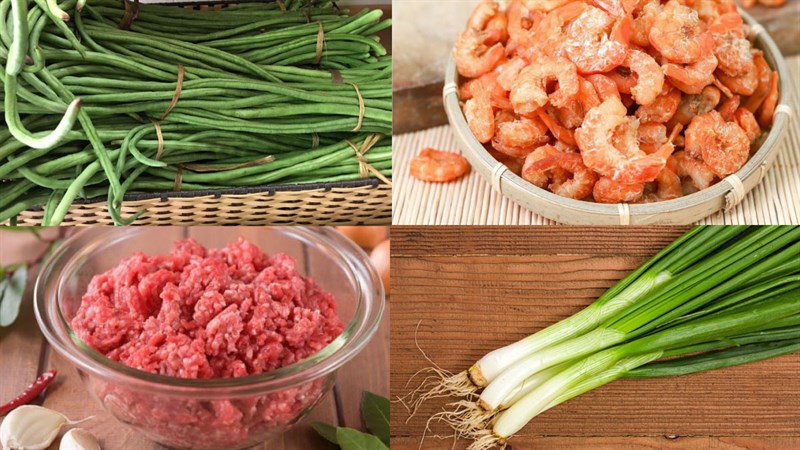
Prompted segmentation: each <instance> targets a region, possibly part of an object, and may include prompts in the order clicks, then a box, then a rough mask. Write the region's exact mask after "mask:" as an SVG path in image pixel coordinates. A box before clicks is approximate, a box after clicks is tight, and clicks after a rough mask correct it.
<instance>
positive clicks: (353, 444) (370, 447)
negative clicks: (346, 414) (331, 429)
mask: <svg viewBox="0 0 800 450" xmlns="http://www.w3.org/2000/svg"><path fill="white" fill-rule="evenodd" d="M336 440H337V441H338V442H339V447H340V448H341V449H342V450H387V449H388V448H389V447H387V446H386V444H384V443H383V442H381V440H380V439H378V438H377V437H375V436H373V435H371V434H366V433H362V432H360V431H358V430H354V429H352V428H337V429H336Z"/></svg>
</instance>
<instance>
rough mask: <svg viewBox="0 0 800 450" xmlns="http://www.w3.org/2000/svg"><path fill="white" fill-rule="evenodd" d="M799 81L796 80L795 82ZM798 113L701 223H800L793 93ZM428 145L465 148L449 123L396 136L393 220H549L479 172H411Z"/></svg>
mask: <svg viewBox="0 0 800 450" xmlns="http://www.w3.org/2000/svg"><path fill="white" fill-rule="evenodd" d="M787 63H788V65H789V70H790V72H791V75H792V81H794V82H795V83H796V80H800V56H794V57H791V58H787ZM792 86H796V84H792ZM788 104H789V105H790V106H791V107H792V111H793V114H794V115H795V117H793V118H792V120H791V122H790V124H789V130H788V133H787V134H786V137H785V139H784V140H783V142H782V143H781V144H780V146H781V148H780V149H779V150H780V153H779V155H778V158H777V161H776V163H775V165H774V166H773V167H772V169H770V170H769V171H768V172H767V174H766V176H765V177H764V180H763V181H762V182H761V184H760V185H758V186H756V187H755V188H754V189H753V190H752V191H750V193H749V194H748V195H747V196H746V197H745V199H744V200H743V201H742V202H741V203H740V204H739V205H738V206H736V207H735V208H733V209H732V210H730V211H727V212H723V211H720V212H718V213H715V214H712V215H711V216H709V217H707V218H705V219H703V220H701V221H700V222H698V223H701V224H719V225H723V224H725V225H731V224H800V120H798V119H797V117H796V115H797V114H798V111H800V100H798V93H797V91H796V90H793V91H792V92H789V98H788ZM424 147H433V148H436V149H441V150H448V151H455V152H461V149H460V146H459V145H458V141H457V140H456V137H455V135H454V134H453V133H452V131H451V130H450V126H449V125H448V126H441V127H436V128H431V129H428V130H424V131H420V132H416V133H407V134H402V135H397V136H395V137H394V143H393V148H394V161H393V167H394V174H395V176H394V192H393V203H394V212H393V217H392V223H393V224H395V225H550V224H553V223H555V222H553V221H552V220H549V219H546V218H544V217H542V216H539V215H538V214H536V213H534V212H532V211H529V210H528V209H526V208H523V207H522V206H520V205H518V204H516V203H514V202H513V201H511V200H510V199H508V198H507V197H504V196H502V195H501V194H499V193H497V192H495V191H494V190H493V189H492V187H491V185H490V184H489V182H488V181H486V180H484V179H483V178H482V177H481V176H480V175H479V174H478V173H477V172H476V171H474V170H473V171H470V173H469V174H468V175H467V176H465V177H464V178H462V179H460V180H458V181H456V182H452V183H444V184H437V183H426V182H422V181H419V180H417V179H415V178H413V177H411V176H410V175H409V173H408V168H409V161H410V160H411V158H413V157H414V156H415V155H416V154H418V153H419V151H420V150H421V149H422V148H424Z"/></svg>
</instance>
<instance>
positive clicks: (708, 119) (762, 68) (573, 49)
mask: <svg viewBox="0 0 800 450" xmlns="http://www.w3.org/2000/svg"><path fill="white" fill-rule="evenodd" d="M747 28H748V27H747V26H746V25H745V24H744V23H743V21H742V17H741V16H740V15H739V13H738V12H737V10H736V5H735V4H734V3H733V0H669V1H666V2H661V1H659V0H590V1H587V2H580V1H570V0H513V1H510V2H508V3H503V4H501V3H498V2H494V1H491V0H484V1H482V2H481V3H480V4H478V6H477V7H476V9H475V11H474V12H473V13H472V16H471V17H470V19H469V22H468V24H467V29H466V30H464V32H463V33H461V35H460V36H459V37H458V40H457V41H456V46H455V49H454V57H455V61H456V67H457V69H458V72H459V74H460V75H461V77H462V80H463V83H462V84H461V85H460V87H459V95H460V97H461V100H462V101H463V111H464V115H465V116H466V119H467V122H468V123H469V127H470V129H471V131H472V133H473V134H474V135H475V137H476V138H477V139H478V140H479V141H480V142H481V143H483V144H485V145H486V148H487V150H488V151H489V152H490V153H491V154H492V155H493V156H494V157H495V158H496V159H497V160H498V161H500V162H502V163H504V164H505V165H506V166H508V168H509V169H510V170H511V171H513V172H515V173H517V174H518V175H520V176H521V177H523V178H524V179H525V180H527V181H529V182H531V183H533V184H535V185H536V186H539V187H541V188H544V189H548V190H550V191H552V192H554V193H556V194H558V195H562V196H565V197H571V198H575V199H585V200H592V199H593V200H594V201H596V202H602V203H620V202H625V203H635V202H653V201H661V200H668V199H674V198H677V197H680V196H682V195H686V194H688V193H691V192H694V191H697V190H701V189H705V188H707V187H709V186H711V185H712V184H714V183H716V182H718V181H719V180H720V179H722V178H725V177H726V176H728V175H730V174H732V173H734V172H736V171H737V170H739V169H740V168H741V167H742V166H743V165H744V164H745V163H746V162H747V160H748V159H749V158H750V155H751V151H754V150H755V148H756V146H755V145H754V142H755V141H756V140H757V139H758V137H759V136H760V135H761V133H762V132H763V130H764V129H765V128H768V127H769V126H770V125H771V123H772V116H773V113H774V111H775V106H776V104H777V101H778V74H777V72H774V71H773V70H772V69H771V68H770V67H769V66H768V65H767V62H766V61H765V59H764V55H763V53H762V52H761V51H760V50H757V49H755V48H753V47H752V45H751V43H750V41H749V40H748V39H747V36H748V29H747Z"/></svg>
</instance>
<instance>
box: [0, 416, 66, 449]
mask: <svg viewBox="0 0 800 450" xmlns="http://www.w3.org/2000/svg"><path fill="white" fill-rule="evenodd" d="M68 424H69V420H68V419H67V417H66V416H65V415H63V414H61V413H60V412H57V411H53V410H51V409H47V408H43V407H41V406H35V405H23V406H20V407H18V408H16V409H14V410H13V411H11V412H10V413H8V415H7V416H6V418H5V419H4V420H3V423H2V424H0V444H2V446H3V448H4V449H6V450H18V449H19V450H23V449H24V450H44V449H46V448H47V447H49V446H50V444H52V443H53V441H54V440H55V438H56V436H58V433H59V431H61V428H63V427H64V426H66V425H68Z"/></svg>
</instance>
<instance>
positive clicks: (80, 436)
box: [58, 428, 100, 450]
mask: <svg viewBox="0 0 800 450" xmlns="http://www.w3.org/2000/svg"><path fill="white" fill-rule="evenodd" d="M58 448H59V450H100V444H99V443H98V442H97V438H95V437H94V435H93V434H92V433H90V432H88V431H86V430H84V429H83V428H73V429H71V430H69V431H67V432H66V433H64V437H62V438H61V445H60V446H59V447H58Z"/></svg>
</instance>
